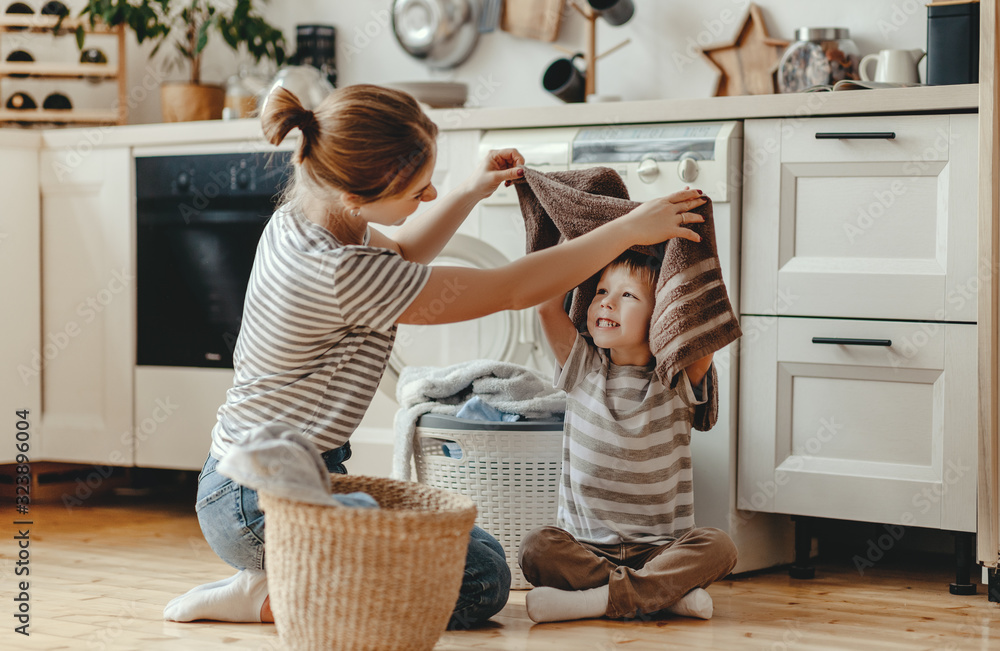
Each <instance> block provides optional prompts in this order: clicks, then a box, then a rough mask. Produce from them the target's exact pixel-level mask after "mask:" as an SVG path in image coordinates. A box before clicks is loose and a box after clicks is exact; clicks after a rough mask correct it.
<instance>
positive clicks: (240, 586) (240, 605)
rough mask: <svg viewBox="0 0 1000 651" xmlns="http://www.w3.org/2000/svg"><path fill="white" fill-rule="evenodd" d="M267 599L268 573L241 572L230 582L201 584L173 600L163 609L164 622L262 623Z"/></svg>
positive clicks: (230, 578)
mask: <svg viewBox="0 0 1000 651" xmlns="http://www.w3.org/2000/svg"><path fill="white" fill-rule="evenodd" d="M266 598H267V574H265V573H264V571H263V570H240V571H239V572H237V573H236V574H234V575H232V576H231V577H229V578H228V579H222V580H221V581H215V582H213V583H206V584H205V585H199V586H197V587H195V588H191V589H190V590H188V591H187V592H186V593H184V594H182V595H181V596H179V597H174V598H173V599H171V600H170V603H168V604H167V606H166V607H165V608H164V609H163V619H166V620H168V621H172V622H192V621H194V620H196V619H214V620H217V621H221V622H259V621H260V609H261V606H263V605H264V600H265V599H266Z"/></svg>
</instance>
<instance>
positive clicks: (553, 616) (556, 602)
mask: <svg viewBox="0 0 1000 651" xmlns="http://www.w3.org/2000/svg"><path fill="white" fill-rule="evenodd" d="M525 605H526V606H527V607H528V617H530V618H531V619H532V621H535V622H561V621H563V620H567V619H587V618H590V617H600V616H602V615H603V614H604V613H605V612H606V611H607V609H608V586H606V585H602V586H601V587H599V588H591V589H590V590H559V589H557V588H546V587H541V588H534V589H533V590H531V592H529V593H528V594H527V596H526V597H525Z"/></svg>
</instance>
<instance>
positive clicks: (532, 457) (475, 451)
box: [413, 414, 563, 590]
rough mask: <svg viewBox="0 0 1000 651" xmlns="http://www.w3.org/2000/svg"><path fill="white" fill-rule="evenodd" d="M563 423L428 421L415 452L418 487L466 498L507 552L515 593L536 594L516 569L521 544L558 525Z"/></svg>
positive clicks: (435, 417)
mask: <svg viewBox="0 0 1000 651" xmlns="http://www.w3.org/2000/svg"><path fill="white" fill-rule="evenodd" d="M562 437H563V424H562V422H544V421H515V422H512V423H497V422H489V421H478V420H467V419H464V418H457V417H455V416H445V415H441V414H425V415H423V416H421V417H420V419H419V420H418V421H417V428H416V440H415V442H414V445H413V451H414V461H415V463H416V468H417V481H419V482H420V483H422V484H427V485H428V486H434V487H435V488H443V489H445V490H448V491H452V492H455V493H459V494H461V495H467V496H469V497H470V498H472V501H473V502H474V503H475V504H476V506H477V507H478V508H479V516H478V518H477V519H476V524H478V525H479V526H480V527H482V528H483V529H484V530H486V531H487V532H489V533H490V534H492V535H493V536H494V537H495V538H496V539H497V540H498V541H499V542H500V544H501V545H502V546H503V549H504V553H505V555H506V557H507V565H508V566H510V576H511V582H510V587H511V588H513V589H515V590H524V589H527V588H530V587H531V584H530V583H528V581H527V579H525V578H524V574H522V573H521V567H520V565H519V564H518V562H517V559H518V552H519V550H520V548H521V540H522V539H523V538H524V537H525V535H527V533H528V532H529V531H531V530H532V529H534V528H536V527H541V526H545V525H554V524H555V523H556V511H557V509H558V507H559V481H560V474H561V472H562Z"/></svg>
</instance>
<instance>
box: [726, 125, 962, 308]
mask: <svg viewBox="0 0 1000 651" xmlns="http://www.w3.org/2000/svg"><path fill="white" fill-rule="evenodd" d="M977 125H978V123H977V116H976V115H951V116H948V115H937V116H889V117H886V116H879V117H863V118H817V119H807V120H797V121H796V120H752V121H748V122H747V124H746V129H745V148H746V151H745V154H744V161H745V162H744V170H745V174H746V180H745V183H744V204H743V205H744V211H743V225H744V228H743V249H742V253H743V255H742V260H743V283H742V287H743V293H742V297H741V298H742V306H743V312H744V313H746V314H784V315H796V316H834V317H856V318H886V319H914V320H934V321H968V322H974V321H975V320H976V318H977V315H976V290H977V287H978V278H977V272H978V269H977V265H976V258H977V255H976V238H977V235H976V229H977V214H976V209H977V203H976V196H977V173H976V169H977V156H978V126H977ZM890 133H891V134H893V135H894V137H892V138H886V137H879V138H864V137H845V138H839V139H838V138H820V139H818V138H817V135H818V134H820V135H821V134H833V135H841V136H848V135H866V134H867V135H873V134H875V135H878V134H890Z"/></svg>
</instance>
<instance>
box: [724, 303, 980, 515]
mask: <svg viewBox="0 0 1000 651" xmlns="http://www.w3.org/2000/svg"><path fill="white" fill-rule="evenodd" d="M743 330H744V342H743V349H742V350H743V356H742V368H743V369H744V374H743V376H742V378H741V379H742V382H741V395H740V398H741V400H740V402H741V406H742V409H741V412H740V473H739V493H740V503H741V505H742V506H743V507H744V508H750V509H753V510H757V511H766V512H775V513H790V514H796V515H812V516H818V517H826V518H835V519H841V520H861V521H867V522H883V523H887V524H902V525H914V526H921V527H930V528H934V529H947V530H950V531H975V530H976V374H975V373H974V372H970V369H975V364H976V326H975V325H969V324H950V323H949V324H940V323H918V322H899V321H876V320H840V319H804V318H801V319H800V318H773V317H750V316H745V317H744V318H743ZM814 337H816V338H818V337H824V338H844V339H852V340H865V339H869V340H883V342H885V343H886V344H887V345H838V344H826V343H814V341H813V338H814Z"/></svg>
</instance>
